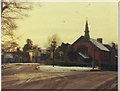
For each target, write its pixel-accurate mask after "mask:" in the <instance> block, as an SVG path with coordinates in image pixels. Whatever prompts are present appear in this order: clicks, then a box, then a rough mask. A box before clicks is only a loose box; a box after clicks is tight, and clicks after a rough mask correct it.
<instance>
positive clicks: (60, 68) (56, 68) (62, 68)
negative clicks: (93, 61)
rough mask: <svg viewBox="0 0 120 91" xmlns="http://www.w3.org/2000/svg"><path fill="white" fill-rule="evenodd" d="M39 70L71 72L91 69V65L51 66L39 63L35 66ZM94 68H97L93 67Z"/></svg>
mask: <svg viewBox="0 0 120 91" xmlns="http://www.w3.org/2000/svg"><path fill="white" fill-rule="evenodd" d="M37 68H38V69H39V70H41V71H51V72H71V71H91V70H93V68H92V67H65V66H54V67H53V66H52V65H41V66H38V67H37ZM94 70H99V69H98V68H94Z"/></svg>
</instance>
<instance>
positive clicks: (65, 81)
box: [2, 63, 118, 89]
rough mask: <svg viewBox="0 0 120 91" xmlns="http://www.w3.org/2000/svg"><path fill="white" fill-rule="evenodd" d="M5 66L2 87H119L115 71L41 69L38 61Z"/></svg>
mask: <svg viewBox="0 0 120 91" xmlns="http://www.w3.org/2000/svg"><path fill="white" fill-rule="evenodd" d="M4 66H5V68H4ZM4 66H3V67H2V89H117V85H118V84H117V78H118V73H117V72H115V71H91V72H90V71H89V72H80V71H69V72H51V71H41V70H39V69H38V67H40V64H37V63H24V64H13V63H10V64H5V65H4Z"/></svg>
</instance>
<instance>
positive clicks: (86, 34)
mask: <svg viewBox="0 0 120 91" xmlns="http://www.w3.org/2000/svg"><path fill="white" fill-rule="evenodd" d="M84 36H85V37H86V38H88V39H89V38H90V36H89V27H88V22H87V20H86V25H85V35H84Z"/></svg>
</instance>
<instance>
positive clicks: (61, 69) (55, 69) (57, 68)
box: [2, 63, 99, 72]
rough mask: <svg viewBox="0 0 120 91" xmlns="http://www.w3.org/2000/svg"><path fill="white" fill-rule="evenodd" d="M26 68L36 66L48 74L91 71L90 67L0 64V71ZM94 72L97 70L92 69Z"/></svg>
mask: <svg viewBox="0 0 120 91" xmlns="http://www.w3.org/2000/svg"><path fill="white" fill-rule="evenodd" d="M20 65H21V66H26V65H36V68H37V69H38V70H40V71H50V72H73V71H85V72H86V71H91V70H93V68H92V67H76V66H74V67H73V66H71V67H67V66H56V65H55V66H54V67H53V65H40V64H39V63H6V64H2V69H7V68H11V67H13V66H20ZM94 70H99V69H98V68H94Z"/></svg>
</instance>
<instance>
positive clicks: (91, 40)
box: [72, 36, 110, 52]
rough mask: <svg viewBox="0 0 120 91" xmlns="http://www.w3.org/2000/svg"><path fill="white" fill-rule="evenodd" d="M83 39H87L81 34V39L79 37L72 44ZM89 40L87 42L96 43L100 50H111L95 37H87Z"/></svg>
mask: <svg viewBox="0 0 120 91" xmlns="http://www.w3.org/2000/svg"><path fill="white" fill-rule="evenodd" d="M82 39H86V38H85V37H84V36H81V37H80V38H79V39H77V40H76V41H75V42H74V43H73V44H72V46H73V45H74V44H75V43H77V42H79V41H81V40H82ZM86 40H87V42H91V43H92V44H94V45H95V46H96V47H97V48H99V49H100V50H102V51H108V52H109V51H110V50H109V49H108V48H107V47H106V46H104V45H103V44H102V43H100V42H98V41H97V40H95V39H92V38H90V39H86Z"/></svg>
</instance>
